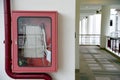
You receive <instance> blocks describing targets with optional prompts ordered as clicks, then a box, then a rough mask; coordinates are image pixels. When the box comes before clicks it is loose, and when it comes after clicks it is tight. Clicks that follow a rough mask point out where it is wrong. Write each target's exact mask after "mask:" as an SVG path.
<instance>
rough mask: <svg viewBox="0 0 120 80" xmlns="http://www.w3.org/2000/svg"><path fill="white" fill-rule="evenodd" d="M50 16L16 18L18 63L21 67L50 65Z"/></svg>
mask: <svg viewBox="0 0 120 80" xmlns="http://www.w3.org/2000/svg"><path fill="white" fill-rule="evenodd" d="M51 26H52V24H51V18H49V17H19V18H18V65H19V66H21V67H45V66H46V67H47V66H51V57H52V56H51V53H52V49H51V48H52V46H51V44H52V43H51V42H52V36H51V30H52V29H51Z"/></svg>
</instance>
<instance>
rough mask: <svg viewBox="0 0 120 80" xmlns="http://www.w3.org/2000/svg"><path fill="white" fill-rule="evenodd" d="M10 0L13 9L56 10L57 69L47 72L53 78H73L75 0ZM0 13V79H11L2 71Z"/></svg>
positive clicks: (2, 35) (0, 25)
mask: <svg viewBox="0 0 120 80" xmlns="http://www.w3.org/2000/svg"><path fill="white" fill-rule="evenodd" d="M2 1H3V0H0V11H3V8H2V6H3V3H2ZM11 1H12V9H13V10H30V11H34V10H35V11H36V10H37V11H48V10H49V11H51V10H55V11H58V13H59V17H58V19H59V20H58V71H57V72H54V73H49V74H50V75H51V76H52V77H53V80H75V73H74V70H75V38H74V33H75V0H11ZM48 1H49V2H48ZM1 15H2V16H3V12H0V32H1V34H0V65H2V66H0V80H11V79H10V78H8V76H7V75H6V74H5V71H4V54H5V51H4V44H3V40H4V26H3V22H1V19H2V18H1ZM2 21H3V19H2Z"/></svg>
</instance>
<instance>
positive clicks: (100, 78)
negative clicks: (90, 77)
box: [95, 77, 111, 80]
mask: <svg viewBox="0 0 120 80" xmlns="http://www.w3.org/2000/svg"><path fill="white" fill-rule="evenodd" d="M95 79H96V80H111V79H110V78H109V77H95Z"/></svg>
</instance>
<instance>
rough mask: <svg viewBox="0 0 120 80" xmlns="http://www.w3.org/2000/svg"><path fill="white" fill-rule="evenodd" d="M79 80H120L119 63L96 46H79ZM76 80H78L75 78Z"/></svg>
mask: <svg viewBox="0 0 120 80" xmlns="http://www.w3.org/2000/svg"><path fill="white" fill-rule="evenodd" d="M79 52H80V73H79V74H77V77H78V75H79V77H80V80H120V61H119V60H118V59H117V58H115V57H113V56H112V55H111V54H109V53H108V52H106V51H105V50H102V49H100V48H99V47H98V46H80V47H79ZM76 80H79V79H77V78H76Z"/></svg>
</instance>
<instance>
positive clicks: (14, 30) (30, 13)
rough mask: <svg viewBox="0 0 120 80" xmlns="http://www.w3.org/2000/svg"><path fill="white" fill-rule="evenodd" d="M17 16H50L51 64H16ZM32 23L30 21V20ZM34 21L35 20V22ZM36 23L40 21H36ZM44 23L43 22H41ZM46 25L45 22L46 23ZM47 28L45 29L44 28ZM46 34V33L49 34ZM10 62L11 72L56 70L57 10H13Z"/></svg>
mask: <svg viewBox="0 0 120 80" xmlns="http://www.w3.org/2000/svg"><path fill="white" fill-rule="evenodd" d="M19 17H33V18H34V17H42V18H43V17H49V18H51V25H52V26H51V29H52V30H51V33H49V34H51V39H52V41H51V43H52V64H51V66H49V67H47V66H45V67H20V66H18V54H17V53H18V45H17V44H16V43H15V41H18V40H17V38H18V35H17V33H18V31H17V27H16V26H17V20H18V18H19ZM31 23H32V22H31ZM35 23H36V22H35ZM37 23H41V22H38V21H37ZM42 23H45V22H42ZM46 25H47V24H46ZM46 30H47V29H46ZM49 34H48V35H49ZM12 47H13V48H12V55H13V58H12V64H13V70H12V71H13V72H17V73H22V72H29V73H31V72H35V73H39V72H55V71H56V70H57V12H56V11H13V13H12Z"/></svg>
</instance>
